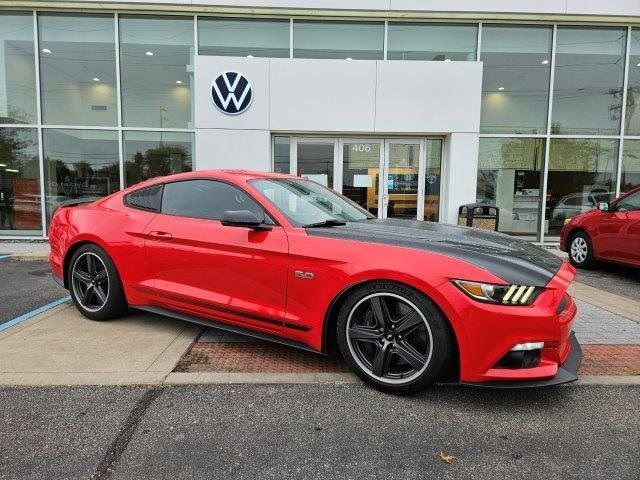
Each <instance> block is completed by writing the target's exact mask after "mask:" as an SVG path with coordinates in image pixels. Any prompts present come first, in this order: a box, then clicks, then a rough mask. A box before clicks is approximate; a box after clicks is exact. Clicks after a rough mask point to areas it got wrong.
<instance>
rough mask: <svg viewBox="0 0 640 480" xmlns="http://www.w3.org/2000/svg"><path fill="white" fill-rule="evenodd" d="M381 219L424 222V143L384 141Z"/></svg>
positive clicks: (416, 141) (417, 141) (399, 140)
mask: <svg viewBox="0 0 640 480" xmlns="http://www.w3.org/2000/svg"><path fill="white" fill-rule="evenodd" d="M384 160H385V161H384V175H383V176H384V178H385V179H386V181H385V182H383V184H382V186H381V187H382V192H383V194H382V212H383V218H411V219H423V218H424V200H423V199H424V182H421V181H420V179H421V178H424V141H422V140H401V139H398V140H395V139H394V140H386V141H385V159H384Z"/></svg>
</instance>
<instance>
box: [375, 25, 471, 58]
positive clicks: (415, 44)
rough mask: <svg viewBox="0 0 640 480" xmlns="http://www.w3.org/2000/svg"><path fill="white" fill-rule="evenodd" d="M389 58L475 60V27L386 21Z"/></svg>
mask: <svg viewBox="0 0 640 480" xmlns="http://www.w3.org/2000/svg"><path fill="white" fill-rule="evenodd" d="M387 35H388V40H387V42H388V46H387V59H388V60H436V61H438V60H439V61H450V60H462V61H465V60H471V61H475V59H476V43H477V41H478V26H477V25H474V24H467V25H448V24H439V23H389V32H388V34H387Z"/></svg>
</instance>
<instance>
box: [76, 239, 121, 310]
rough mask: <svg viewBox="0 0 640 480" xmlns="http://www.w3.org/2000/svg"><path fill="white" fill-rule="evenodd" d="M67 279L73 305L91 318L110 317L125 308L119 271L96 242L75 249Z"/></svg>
mask: <svg viewBox="0 0 640 480" xmlns="http://www.w3.org/2000/svg"><path fill="white" fill-rule="evenodd" d="M67 282H68V283H67V284H68V286H69V292H70V293H71V299H72V300H73V303H74V304H75V306H76V308H77V309H78V311H79V312H80V313H82V315H84V316H85V317H87V318H90V319H91V320H109V319H111V318H116V317H119V316H121V315H123V314H125V313H126V312H127V310H128V306H127V301H126V299H125V296H124V292H123V289H122V282H121V281H120V276H119V275H118V270H117V269H116V266H115V265H114V263H113V261H112V260H111V258H110V257H109V255H107V252H105V251H104V250H103V249H102V248H100V247H98V246H97V245H93V244H87V245H83V246H81V247H80V248H79V249H78V250H76V251H75V252H74V254H73V256H72V257H71V261H70V262H69V271H68V278H67Z"/></svg>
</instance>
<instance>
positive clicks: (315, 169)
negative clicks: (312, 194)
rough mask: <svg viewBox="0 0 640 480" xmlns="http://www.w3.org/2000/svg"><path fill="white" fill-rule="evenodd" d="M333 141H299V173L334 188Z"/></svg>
mask: <svg viewBox="0 0 640 480" xmlns="http://www.w3.org/2000/svg"><path fill="white" fill-rule="evenodd" d="M333 145H334V144H333V142H330V143H325V142H306V141H305V142H298V146H297V154H298V155H297V156H298V175H300V176H302V177H307V178H309V179H310V180H313V181H314V182H317V183H319V184H320V185H324V186H325V187H329V188H333Z"/></svg>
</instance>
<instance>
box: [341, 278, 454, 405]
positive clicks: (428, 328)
mask: <svg viewBox="0 0 640 480" xmlns="http://www.w3.org/2000/svg"><path fill="white" fill-rule="evenodd" d="M337 337H338V345H339V346H340V351H341V352H342V355H343V357H344V358H345V360H346V362H347V363H348V364H349V366H350V367H351V368H352V369H353V370H354V372H355V373H356V374H357V375H358V376H359V377H360V378H362V379H363V380H364V381H365V382H367V383H369V384H370V385H372V386H374V387H376V388H378V389H380V390H384V391H387V392H392V393H399V394H408V393H414V392H417V391H420V390H423V389H424V388H426V387H428V386H429V385H431V384H432V383H433V382H435V380H436V379H437V378H438V377H439V376H440V374H441V372H442V371H443V368H444V367H445V366H446V365H447V364H448V360H449V358H450V356H451V352H452V340H451V336H450V334H449V328H448V324H447V321H446V319H445V318H444V316H443V315H442V313H440V311H439V310H438V309H437V308H436V306H435V305H434V304H433V302H431V301H430V300H429V299H428V298H427V297H425V296H424V295H423V294H421V293H419V292H417V291H415V290H413V289H411V288H409V287H406V286H404V285H401V284H398V283H394V282H374V283H370V284H367V285H364V286H363V287H361V288H359V289H357V290H355V291H354V292H353V293H352V294H351V295H349V296H348V297H347V299H346V300H345V302H344V304H343V305H342V308H341V309H340V313H339V316H338V322H337Z"/></svg>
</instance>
